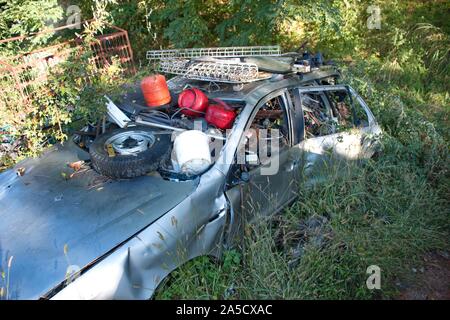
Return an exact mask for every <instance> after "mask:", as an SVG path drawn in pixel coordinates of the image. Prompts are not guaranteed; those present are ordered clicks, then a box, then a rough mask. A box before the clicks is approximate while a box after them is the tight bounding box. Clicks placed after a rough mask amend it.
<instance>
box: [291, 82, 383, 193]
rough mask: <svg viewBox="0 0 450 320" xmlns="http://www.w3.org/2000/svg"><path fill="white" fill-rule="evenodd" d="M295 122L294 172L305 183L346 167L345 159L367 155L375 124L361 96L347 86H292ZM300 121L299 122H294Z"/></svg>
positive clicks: (324, 177) (346, 160) (318, 179)
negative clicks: (296, 162)
mask: <svg viewBox="0 0 450 320" xmlns="http://www.w3.org/2000/svg"><path fill="white" fill-rule="evenodd" d="M291 95H292V96H295V95H297V96H298V98H297V99H296V103H294V109H295V113H296V116H294V118H295V119H296V121H297V123H294V127H296V128H298V129H297V130H294V132H296V138H295V140H296V142H298V144H296V145H295V146H294V147H293V150H294V152H295V153H298V154H299V157H300V159H301V160H300V161H301V165H300V166H299V169H298V173H297V175H298V176H299V177H300V179H302V180H303V181H305V182H306V183H307V184H314V183H316V182H318V181H322V180H323V179H326V178H327V177H328V174H329V173H330V169H333V170H335V168H336V167H340V166H342V167H345V166H347V163H348V161H352V160H357V159H360V158H361V157H365V156H367V150H368V148H369V145H370V143H368V141H370V139H367V137H368V136H370V135H371V134H372V133H373V132H374V131H377V130H374V127H377V125H376V122H375V121H374V118H373V115H372V114H371V113H370V110H369V109H368V108H367V106H366V105H365V104H363V103H362V102H363V101H362V99H361V98H360V97H359V96H357V95H356V93H355V92H354V90H353V89H351V88H349V87H348V86H342V85H338V86H330V85H327V86H311V87H306V88H305V87H302V88H294V89H292V90H291ZM298 122H300V124H298Z"/></svg>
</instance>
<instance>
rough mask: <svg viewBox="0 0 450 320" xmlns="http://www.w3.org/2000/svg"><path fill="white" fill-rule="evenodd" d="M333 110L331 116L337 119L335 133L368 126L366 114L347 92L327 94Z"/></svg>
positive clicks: (340, 91)
mask: <svg viewBox="0 0 450 320" xmlns="http://www.w3.org/2000/svg"><path fill="white" fill-rule="evenodd" d="M327 95H328V98H329V100H330V103H331V108H332V110H333V116H334V117H335V118H336V119H337V123H338V126H337V131H338V132H339V131H345V130H347V129H350V128H353V127H354V126H357V127H365V126H367V125H368V124H369V121H368V117H367V113H366V112H365V110H364V108H363V107H362V106H361V105H360V104H359V103H358V101H357V100H356V98H355V97H352V96H351V95H350V94H349V92H348V91H346V90H339V91H331V92H328V93H327Z"/></svg>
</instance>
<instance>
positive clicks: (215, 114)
mask: <svg viewBox="0 0 450 320" xmlns="http://www.w3.org/2000/svg"><path fill="white" fill-rule="evenodd" d="M214 101H215V102H217V104H210V105H209V106H208V109H207V110H206V115H205V119H206V121H207V122H208V123H209V124H212V125H214V126H216V127H217V128H219V129H231V128H232V127H233V123H234V119H235V118H236V112H234V109H233V108H231V107H230V106H228V105H227V104H226V103H225V102H223V101H221V100H219V99H214Z"/></svg>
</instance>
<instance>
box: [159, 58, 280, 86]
mask: <svg viewBox="0 0 450 320" xmlns="http://www.w3.org/2000/svg"><path fill="white" fill-rule="evenodd" d="M158 71H160V72H164V73H170V74H176V75H180V76H183V77H185V78H187V79H193V80H200V81H214V82H225V83H236V84H238V83H248V82H253V81H259V80H264V79H268V78H270V77H271V76H272V74H271V73H266V72H259V70H258V66H257V65H256V64H253V63H244V62H230V61H212V62H211V61H190V60H187V59H173V60H161V61H160V63H159V66H158Z"/></svg>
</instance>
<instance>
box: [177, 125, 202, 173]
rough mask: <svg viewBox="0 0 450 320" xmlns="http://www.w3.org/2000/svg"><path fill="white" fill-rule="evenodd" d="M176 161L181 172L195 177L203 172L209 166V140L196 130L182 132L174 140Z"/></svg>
mask: <svg viewBox="0 0 450 320" xmlns="http://www.w3.org/2000/svg"><path fill="white" fill-rule="evenodd" d="M173 148H174V150H175V155H176V159H177V161H178V165H179V166H180V169H181V172H183V173H186V174H188V175H196V174H200V173H202V172H204V171H205V170H206V169H208V167H209V166H210V165H211V153H210V151H209V138H208V136H207V135H206V134H204V133H203V132H201V131H198V130H188V131H184V132H182V133H181V134H180V135H179V136H177V137H176V138H175V142H174V146H173Z"/></svg>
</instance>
